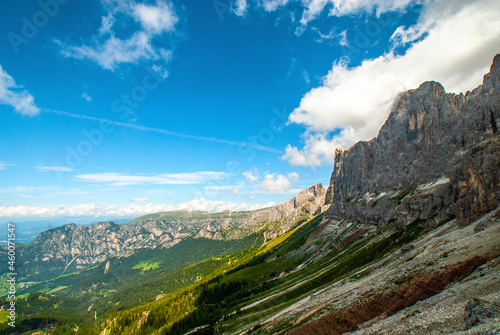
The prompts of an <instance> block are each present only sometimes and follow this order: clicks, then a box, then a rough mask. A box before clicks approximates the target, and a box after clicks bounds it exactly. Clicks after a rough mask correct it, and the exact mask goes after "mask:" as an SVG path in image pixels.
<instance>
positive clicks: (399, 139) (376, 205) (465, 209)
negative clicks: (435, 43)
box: [327, 54, 500, 225]
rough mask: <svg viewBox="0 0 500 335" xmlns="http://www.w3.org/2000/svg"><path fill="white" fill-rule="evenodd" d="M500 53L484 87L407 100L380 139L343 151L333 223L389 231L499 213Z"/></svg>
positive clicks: (424, 89) (435, 88) (428, 91)
mask: <svg viewBox="0 0 500 335" xmlns="http://www.w3.org/2000/svg"><path fill="white" fill-rule="evenodd" d="M499 120H500V54H497V55H496V56H495V58H494V60H493V64H492V66H491V70H490V73H488V74H486V75H485V76H484V80H483V85H481V86H479V87H477V88H476V89H474V90H473V91H472V92H467V93H466V94H458V95H457V94H453V93H446V92H445V89H444V88H443V86H442V85H441V84H440V83H437V82H432V81H431V82H425V83H423V84H422V85H420V87H419V88H417V89H415V90H409V91H407V92H405V93H402V94H400V95H399V96H398V97H397V99H396V100H395V101H394V104H393V107H392V111H391V113H390V115H389V117H388V119H387V121H386V122H385V124H384V125H383V126H382V128H381V129H380V132H379V134H378V136H377V137H375V138H374V139H372V140H370V141H367V142H365V141H362V142H358V143H356V144H355V145H353V146H352V147H351V148H350V149H349V150H345V151H344V150H342V149H337V150H336V155H335V156H336V157H335V165H334V170H333V173H332V176H331V181H330V190H331V191H330V194H329V195H327V199H330V201H329V202H330V203H332V206H331V208H330V209H329V211H328V216H330V217H336V218H347V219H350V220H359V221H361V222H366V223H374V224H377V225H384V224H387V223H389V222H396V223H398V224H403V225H404V224H406V223H408V222H411V221H413V220H414V219H415V218H417V217H420V218H429V217H435V218H436V220H439V219H443V218H445V217H449V216H456V217H457V218H467V217H470V216H473V215H477V214H480V213H484V212H488V211H490V210H492V209H494V208H496V207H497V205H498V202H499V199H500V194H499V188H498V183H499V175H498V171H499V170H500V169H499V168H500V165H499V162H500V158H499V151H500V150H499V149H500V141H499V137H498V122H499Z"/></svg>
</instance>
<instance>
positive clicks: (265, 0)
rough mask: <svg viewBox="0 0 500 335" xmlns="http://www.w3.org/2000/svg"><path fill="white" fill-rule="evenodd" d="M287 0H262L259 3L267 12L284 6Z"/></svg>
mask: <svg viewBox="0 0 500 335" xmlns="http://www.w3.org/2000/svg"><path fill="white" fill-rule="evenodd" d="M288 2H289V0H262V1H261V2H259V5H260V6H262V7H263V8H264V9H265V10H266V11H268V12H274V11H275V10H276V9H278V8H280V7H284V6H286V5H287V4H288Z"/></svg>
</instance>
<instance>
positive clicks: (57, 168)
mask: <svg viewBox="0 0 500 335" xmlns="http://www.w3.org/2000/svg"><path fill="white" fill-rule="evenodd" d="M35 169H37V170H38V171H42V172H47V171H55V172H71V171H74V170H73V169H72V168H70V167H67V166H36V167H35Z"/></svg>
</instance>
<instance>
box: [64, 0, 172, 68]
mask: <svg viewBox="0 0 500 335" xmlns="http://www.w3.org/2000/svg"><path fill="white" fill-rule="evenodd" d="M102 2H103V5H104V8H105V9H106V10H107V12H108V13H107V15H106V16H103V17H102V19H101V27H100V28H99V31H98V34H97V35H96V36H94V37H93V38H92V39H91V43H89V44H83V45H81V46H75V45H67V44H64V43H62V42H60V41H56V42H57V43H58V44H59V46H60V47H61V54H62V55H63V56H65V57H72V58H76V59H89V60H92V61H94V62H96V63H97V64H99V65H100V66H101V67H103V68H104V69H108V70H112V71H114V70H115V69H116V68H117V67H118V66H119V65H120V64H123V63H132V64H135V63H138V62H141V61H148V62H150V63H151V66H152V67H153V68H155V69H157V70H159V73H161V75H162V76H164V77H166V75H167V73H168V72H167V71H166V70H165V67H166V64H167V63H168V62H169V61H170V59H171V51H169V50H166V49H165V48H161V47H157V46H156V44H155V43H154V38H155V37H156V36H158V35H160V34H163V33H165V32H173V31H175V25H176V23H177V22H178V21H179V18H178V17H177V14H176V13H175V11H174V9H173V6H172V4H171V2H170V1H166V0H158V1H157V2H156V4H155V5H149V4H144V3H137V2H136V1H134V0H122V1H111V0H102ZM118 18H119V19H120V21H119V22H117V21H118ZM134 20H135V21H137V22H139V23H140V25H141V29H138V30H136V31H134V32H132V33H131V35H130V36H129V37H125V38H122V37H116V35H115V32H114V30H113V29H114V26H115V24H117V23H119V25H129V26H131V24H130V21H132V22H133V21H134Z"/></svg>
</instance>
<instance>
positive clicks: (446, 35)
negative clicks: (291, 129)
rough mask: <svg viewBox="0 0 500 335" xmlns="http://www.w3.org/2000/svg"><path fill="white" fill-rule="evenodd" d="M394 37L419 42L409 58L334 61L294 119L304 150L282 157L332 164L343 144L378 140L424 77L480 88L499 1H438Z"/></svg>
mask: <svg viewBox="0 0 500 335" xmlns="http://www.w3.org/2000/svg"><path fill="white" fill-rule="evenodd" d="M401 3H404V1H403V2H401ZM403 31H405V32H406V33H403ZM417 31H418V32H417ZM405 34H406V35H405ZM402 36H405V37H402ZM422 36H425V37H423V38H422V39H418V38H420V37H422ZM393 38H394V40H396V39H398V40H399V41H400V42H405V43H410V42H411V41H412V40H417V41H416V42H414V43H413V44H412V45H411V46H410V48H409V49H408V50H407V51H406V53H405V54H404V55H402V56H399V55H397V54H395V53H393V52H391V53H388V54H384V55H381V56H380V57H378V58H375V59H370V60H365V61H363V63H362V64H361V65H360V66H358V67H354V68H349V67H348V65H347V63H346V62H345V61H339V62H335V63H334V65H333V68H332V70H331V71H330V72H329V73H328V74H327V75H326V76H325V77H324V79H323V84H322V86H320V87H317V88H314V89H312V90H311V91H309V92H308V93H307V94H306V95H305V96H304V97H303V98H302V100H301V102H300V105H299V107H297V108H296V109H295V110H294V111H293V112H292V114H291V115H290V117H289V121H290V122H292V123H298V124H302V125H304V126H306V128H307V129H308V131H307V132H306V134H305V135H304V137H305V139H306V140H305V146H304V148H303V149H302V150H299V149H297V148H296V147H292V146H288V147H287V149H286V153H285V155H284V156H282V158H283V159H287V160H288V161H289V162H290V164H292V165H309V166H318V165H321V164H324V163H326V162H328V163H331V162H332V159H333V150H334V148H335V147H336V146H343V147H349V146H350V145H352V144H354V143H355V142H357V141H359V140H369V139H370V138H372V137H374V136H375V135H376V134H377V132H378V130H379V129H380V127H381V126H382V124H383V123H384V122H385V120H386V118H387V116H388V114H389V111H390V107H391V105H392V102H393V100H394V99H395V98H396V96H397V94H398V93H400V92H402V91H405V90H407V89H411V88H416V87H418V86H419V85H420V84H421V83H422V82H424V81H427V80H435V81H439V82H441V83H442V84H443V85H444V87H445V89H446V90H447V91H448V92H456V93H459V92H465V91H467V90H471V89H473V88H474V87H476V86H477V85H479V84H480V83H481V80H482V76H483V74H485V73H487V72H488V69H489V66H490V65H491V61H492V59H493V56H494V55H495V54H496V53H497V52H498V51H499V50H498V46H499V45H500V3H499V2H498V1H494V0H483V1H475V2H468V1H467V2H466V1H460V2H449V1H445V0H439V1H435V2H431V3H429V4H428V5H427V6H426V7H425V8H424V10H423V12H422V14H421V16H420V18H419V22H418V23H417V26H416V28H411V27H410V28H401V29H399V30H398V33H397V34H395V35H394V37H393ZM334 130H337V133H336V134H335V135H334V136H333V137H332V138H331V139H329V140H328V139H327V138H328V136H327V134H328V133H329V132H331V131H334ZM328 142H329V143H328ZM327 147H329V149H327Z"/></svg>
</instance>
